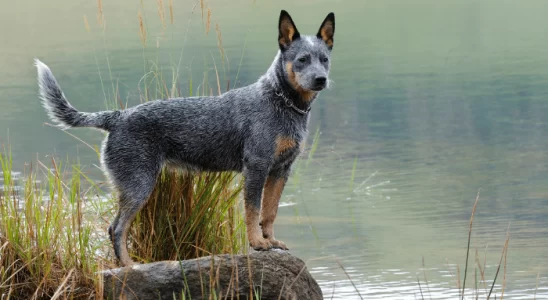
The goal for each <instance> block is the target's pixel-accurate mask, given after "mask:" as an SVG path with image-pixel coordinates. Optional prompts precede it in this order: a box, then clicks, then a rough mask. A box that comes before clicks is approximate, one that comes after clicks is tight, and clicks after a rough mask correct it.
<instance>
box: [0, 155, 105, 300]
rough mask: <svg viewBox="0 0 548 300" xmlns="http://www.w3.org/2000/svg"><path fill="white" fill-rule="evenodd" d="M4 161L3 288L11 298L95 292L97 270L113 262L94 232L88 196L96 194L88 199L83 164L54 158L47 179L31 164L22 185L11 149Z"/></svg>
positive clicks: (0, 207) (0, 201) (0, 216)
mask: <svg viewBox="0 0 548 300" xmlns="http://www.w3.org/2000/svg"><path fill="white" fill-rule="evenodd" d="M0 163H1V167H2V173H3V177H4V189H3V192H2V193H0V244H1V245H2V246H1V247H0V269H1V272H0V274H1V275H0V294H3V295H4V296H7V297H8V298H12V299H29V298H30V297H35V298H36V299H42V298H50V297H53V296H54V295H56V294H64V295H67V294H69V295H71V296H72V297H75V298H79V297H87V296H88V295H95V294H96V292H97V287H98V284H97V283H98V280H99V278H98V277H97V275H95V272H96V271H97V270H98V269H99V267H100V266H101V265H102V264H108V262H107V261H106V260H105V259H103V258H101V257H100V256H99V255H97V253H98V252H100V249H101V248H102V247H103V243H102V242H101V241H100V240H99V239H97V238H95V237H94V234H95V232H96V231H97V228H96V224H94V223H92V222H91V221H88V220H86V216H85V212H84V208H83V204H84V201H93V200H92V199H86V200H84V197H85V195H84V194H83V193H82V191H81V187H82V186H81V178H82V176H81V175H80V170H79V169H78V167H77V166H73V167H70V168H68V170H67V168H63V167H62V166H61V164H58V163H56V162H55V161H52V162H51V169H50V170H45V171H46V172H47V173H46V174H44V176H43V178H45V180H44V182H43V183H37V181H36V177H37V172H35V171H34V170H32V169H29V170H26V172H25V175H24V176H23V178H24V179H25V180H24V182H22V183H21V185H20V183H19V182H18V181H22V180H14V178H13V176H12V174H13V173H12V167H13V166H12V159H11V154H10V153H9V151H4V154H3V155H0ZM69 171H70V173H71V174H70V175H69V174H68V172H69ZM64 177H67V179H66V180H63V178H64Z"/></svg>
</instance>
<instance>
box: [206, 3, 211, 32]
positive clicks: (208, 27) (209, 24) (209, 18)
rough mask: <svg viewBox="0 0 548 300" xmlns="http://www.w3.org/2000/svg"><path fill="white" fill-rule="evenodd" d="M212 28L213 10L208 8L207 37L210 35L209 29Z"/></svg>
mask: <svg viewBox="0 0 548 300" xmlns="http://www.w3.org/2000/svg"><path fill="white" fill-rule="evenodd" d="M210 28H211V8H209V7H208V8H207V20H206V35H208V34H209V29H210Z"/></svg>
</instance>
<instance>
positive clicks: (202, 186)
mask: <svg viewBox="0 0 548 300" xmlns="http://www.w3.org/2000/svg"><path fill="white" fill-rule="evenodd" d="M166 1H167V3H164V0H158V14H157V15H158V17H159V19H160V22H161V24H162V27H163V29H164V30H166V28H168V27H169V26H172V25H173V24H174V11H173V3H172V0H166ZM166 7H167V8H166ZM191 9H192V13H191V17H190V19H189V20H188V24H190V23H191V21H192V17H195V16H196V15H199V16H201V20H202V24H203V30H204V34H206V35H207V34H209V32H210V31H212V30H215V33H216V42H217V45H216V46H217V48H218V51H219V53H218V55H219V58H220V65H218V64H217V63H216V62H215V58H214V57H213V55H211V60H212V62H213V68H212V70H213V71H214V74H215V75H214V77H213V81H214V82H216V85H210V84H209V81H210V78H208V72H204V78H203V79H202V80H201V82H200V83H199V84H198V85H196V88H194V85H193V82H192V78H190V79H189V81H188V82H189V85H188V86H189V89H188V91H187V93H184V95H185V96H192V95H213V94H220V93H221V92H222V91H223V90H228V89H229V88H230V87H231V80H230V78H228V75H227V73H228V70H229V64H228V60H227V58H226V55H225V51H224V48H223V41H222V34H221V29H220V25H219V24H218V23H215V24H213V19H212V14H213V13H212V10H211V8H210V7H209V5H208V4H207V3H206V2H205V1H204V0H197V1H195V2H194V4H193V6H192V8H191ZM136 15H137V18H136V20H135V24H136V28H138V29H137V31H138V36H139V38H140V41H141V44H142V50H143V72H144V75H143V77H142V78H141V80H140V82H139V87H140V88H139V94H140V99H141V101H142V102H144V101H149V100H154V99H160V98H170V97H171V98H172V97H178V96H183V92H182V91H181V89H180V88H179V82H180V80H181V78H180V77H179V71H180V69H181V59H179V60H178V61H177V62H176V61H173V62H172V65H171V66H170V68H171V70H172V73H171V78H165V77H164V73H163V71H162V69H161V68H160V67H159V65H158V64H157V63H155V62H154V61H155V60H154V59H157V57H156V56H155V55H149V53H148V52H147V51H146V50H147V47H148V44H149V43H150V39H149V38H148V36H149V33H148V31H147V26H146V16H145V15H144V8H143V3H142V2H141V10H140V11H138V12H137V13H136ZM97 23H98V25H99V28H100V30H103V32H104V30H105V15H104V13H103V6H102V2H101V0H98V1H97ZM84 27H85V29H86V30H87V31H88V32H90V31H91V30H92V29H91V26H90V24H89V21H88V18H87V17H86V16H84ZM187 33H188V32H187ZM184 39H185V40H186V34H185V37H184ZM105 44H106V43H105ZM244 47H245V45H244ZM94 49H95V48H94ZM243 50H245V49H243ZM243 50H242V57H241V59H240V60H239V66H238V71H237V73H236V77H235V79H234V80H233V81H232V83H233V84H232V86H233V87H235V86H236V83H237V82H238V74H239V69H240V66H241V64H242V60H243ZM104 55H106V61H107V63H108V77H105V76H103V75H102V74H101V73H99V77H100V80H101V84H102V88H103V93H104V97H105V106H106V108H109V109H112V108H116V107H119V108H123V107H124V104H123V103H121V101H120V99H121V97H120V95H119V90H118V88H117V86H116V84H117V83H116V79H115V78H114V77H113V75H112V72H111V65H110V61H109V58H108V53H106V51H105V53H104ZM149 56H151V57H154V59H152V60H151V59H150V58H151V57H149ZM181 56H182V50H181ZM96 61H97V60H96ZM30 63H31V62H29V64H30ZM218 67H220V69H218ZM98 70H100V68H99V66H98ZM219 73H221V74H219ZM107 78H108V80H107ZM220 78H223V80H221V79H220ZM108 81H110V82H111V83H109V84H107V83H106V82H108ZM109 85H110V86H109ZM37 105H38V104H37ZM68 134H70V133H68ZM75 138H76V137H75ZM318 138H319V134H318V131H317V132H316V134H315V135H314V139H313V142H312V145H311V146H310V149H309V152H308V160H306V159H305V160H306V161H305V162H302V163H301V162H298V165H296V167H297V170H296V171H295V172H299V170H298V168H301V167H306V166H307V165H308V163H309V161H310V159H311V158H312V155H313V154H314V152H315V150H316V147H317V144H318ZM76 139H78V138H76ZM78 142H81V143H83V144H85V145H87V146H88V147H90V148H91V149H93V151H95V152H97V151H98V150H97V147H96V146H94V145H89V144H87V143H86V142H85V141H82V140H79V139H78ZM3 147H4V148H3V153H2V154H0V164H1V168H2V174H3V181H4V182H3V188H2V190H0V295H1V297H2V299H90V298H93V299H102V298H103V279H102V277H101V272H100V271H102V270H105V269H109V268H114V267H116V264H115V261H114V258H113V254H112V250H111V245H110V241H109V239H108V235H107V234H106V232H107V227H108V225H109V222H110V221H111V220H112V219H113V213H114V211H115V210H114V208H115V205H116V204H115V203H116V201H115V195H111V194H109V192H107V191H108V189H107V188H106V186H107V185H106V184H105V183H104V182H95V181H93V180H92V179H90V178H89V177H88V176H87V175H86V171H85V170H83V169H82V167H81V166H80V165H78V164H75V163H72V162H71V160H68V161H67V162H65V163H62V162H61V161H58V160H56V159H54V158H52V159H51V161H49V162H41V161H37V162H36V163H35V164H36V165H30V166H28V167H27V168H26V169H25V170H24V172H23V173H22V175H21V176H15V175H16V173H15V172H13V170H14V166H13V162H12V154H11V152H10V149H9V145H3ZM97 154H98V153H97ZM355 168H356V162H354V167H353V169H352V170H351V173H352V181H353V178H354V173H355ZM241 186H242V185H241V178H240V176H239V175H237V174H234V173H202V174H188V173H183V172H173V171H168V170H164V171H163V172H162V174H161V177H160V180H159V181H158V183H157V185H156V187H155V190H154V192H153V194H152V196H151V198H150V199H149V200H148V203H147V205H146V206H145V208H144V209H143V210H142V211H141V212H140V213H139V215H138V217H137V218H136V220H135V221H134V222H133V224H132V227H131V231H130V238H129V245H130V246H129V247H130V253H131V254H132V255H134V259H135V260H136V261H137V262H140V263H147V262H152V261H159V260H186V259H192V258H197V257H203V256H209V255H217V254H245V253H247V248H248V247H247V243H246V241H247V238H246V234H245V227H244V222H243V217H242V216H243V210H242V207H241V203H240V191H241ZM478 199H479V194H478V198H476V202H475V204H474V207H473V210H472V216H471V219H470V228H469V237H468V246H467V252H466V263H465V269H464V274H463V275H464V276H461V274H460V269H459V267H458V266H457V269H456V274H454V278H455V283H456V284H455V285H456V288H457V289H458V290H459V293H460V295H461V296H462V298H463V299H464V294H465V293H466V295H467V296H471V295H479V294H480V293H481V292H482V291H483V292H484V294H486V295H487V296H486V299H490V298H494V295H491V294H492V293H493V292H494V290H495V289H496V290H500V297H498V296H497V299H502V298H503V296H504V290H505V287H506V262H507V261H506V257H507V252H508V243H509V240H510V235H509V234H508V235H507V238H506V242H505V244H504V248H503V250H502V254H501V257H500V262H499V265H498V269H497V271H496V274H495V276H494V278H493V279H492V282H490V280H488V279H487V278H485V267H486V266H485V260H484V261H483V263H482V262H481V260H480V256H479V254H478V252H477V250H476V252H475V258H474V259H473V262H472V263H473V264H474V273H473V274H474V278H473V279H469V278H467V276H466V275H467V274H468V273H469V272H468V268H469V267H470V266H469V264H470V262H469V255H470V240H471V236H472V224H473V219H474V214H475V211H476V205H477V203H478ZM318 259H333V258H332V257H331V258H318ZM335 259H336V258H335ZM314 260H317V259H314ZM470 260H471V259H470ZM336 261H337V263H338V265H339V266H340V268H341V270H342V271H343V272H344V273H345V274H346V276H347V278H348V280H349V281H350V283H351V284H352V286H353V287H354V289H355V292H356V295H357V296H359V297H360V298H362V299H363V297H362V295H361V294H360V291H359V289H358V287H357V286H356V284H355V283H354V281H353V280H352V278H351V276H350V274H349V273H348V272H346V270H345V268H344V266H343V265H342V263H340V261H339V260H338V259H336ZM422 277H423V278H419V276H417V285H418V290H419V291H420V295H417V298H421V299H425V298H428V295H429V293H430V292H429V287H428V284H429V282H428V279H427V274H426V270H425V267H424V259H423V276H422ZM461 277H463V280H462V283H461V281H460V278H461ZM501 277H502V285H500V286H498V285H496V283H497V280H499V281H500V280H501ZM211 280H212V281H214V280H215V276H212V277H211ZM471 281H473V286H474V287H473V288H467V286H469V285H470V282H471ZM537 282H538V277H537ZM489 283H491V284H489ZM325 294H326V297H329V296H330V293H329V292H328V291H326V292H325ZM209 295H210V297H213V298H211V299H214V298H215V295H211V294H209ZM259 298H260V295H258V294H255V295H254V299H259ZM476 299H477V298H476Z"/></svg>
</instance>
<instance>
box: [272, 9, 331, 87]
mask: <svg viewBox="0 0 548 300" xmlns="http://www.w3.org/2000/svg"><path fill="white" fill-rule="evenodd" d="M278 28H279V35H278V43H279V45H280V50H281V59H282V62H283V68H284V70H285V74H286V76H287V78H286V79H287V80H288V81H289V82H290V83H291V85H292V86H293V88H295V89H296V90H297V91H299V92H300V93H301V94H304V95H306V94H307V93H308V94H311V95H313V94H315V93H316V92H318V91H321V90H323V89H324V88H326V87H327V86H328V82H329V78H328V76H329V68H330V66H331V61H330V56H331V50H332V49H333V36H334V34H335V14H333V13H329V14H328V15H327V17H326V18H325V20H324V21H323V22H322V25H321V26H320V29H319V30H318V33H317V34H316V35H315V36H307V35H303V36H301V35H300V34H299V31H298V30H297V27H296V26H295V23H293V20H292V19H291V16H290V15H289V14H288V13H287V12H286V11H285V10H282V11H281V13H280V22H279V25H278ZM305 98H306V97H305Z"/></svg>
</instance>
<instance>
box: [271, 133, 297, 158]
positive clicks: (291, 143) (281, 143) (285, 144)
mask: <svg viewBox="0 0 548 300" xmlns="http://www.w3.org/2000/svg"><path fill="white" fill-rule="evenodd" d="M295 146H297V142H296V141H295V140H294V139H292V138H289V137H284V136H281V135H279V136H278V137H276V152H275V154H276V156H279V155H280V154H282V153H283V152H285V151H287V150H289V149H293V148H295Z"/></svg>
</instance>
